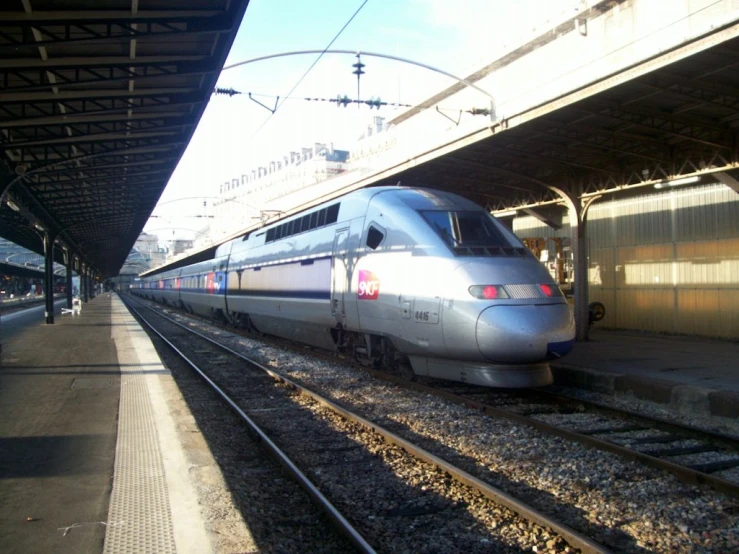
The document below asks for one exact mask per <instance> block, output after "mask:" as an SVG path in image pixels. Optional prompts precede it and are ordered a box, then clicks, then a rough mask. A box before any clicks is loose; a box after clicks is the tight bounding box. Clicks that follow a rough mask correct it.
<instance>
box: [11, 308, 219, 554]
mask: <svg viewBox="0 0 739 554" xmlns="http://www.w3.org/2000/svg"><path fill="white" fill-rule="evenodd" d="M61 305H64V303H63V302H62V303H60V306H61ZM60 306H59V307H60ZM27 312H28V313H26V312H23V313H14V314H9V315H7V316H5V315H4V316H2V319H0V332H2V341H3V353H2V360H1V362H0V482H1V483H2V484H1V486H0V551H2V552H5V553H15V552H18V553H21V552H23V553H27V552H34V553H47V552H48V553H54V554H59V553H70V554H71V553H77V554H78V553H92V552H104V553H106V554H117V553H123V552H126V553H129V552H137V553H145V552H151V553H160V554H163V553H168V552H198V553H200V552H203V553H208V552H212V551H213V549H212V547H211V543H210V542H209V538H208V536H207V532H206V526H205V523H204V522H203V520H202V517H201V514H200V509H199V506H198V505H197V494H196V493H195V492H194V490H193V484H192V483H191V480H190V478H189V475H188V471H189V469H190V468H189V466H188V463H187V461H186V452H184V449H185V448H186V446H183V445H182V441H181V440H180V439H179V438H178V435H177V431H176V429H175V425H174V423H173V420H172V417H171V414H170V409H172V408H171V407H170V405H171V404H172V403H173V402H172V393H171V387H172V386H174V387H175V389H176V385H174V384H173V381H172V379H171V376H170V374H169V371H168V370H167V369H166V368H165V367H164V366H163V365H162V362H161V360H160V359H159V356H158V355H157V353H156V351H155V349H154V347H153V345H152V343H151V341H150V340H149V338H148V337H147V335H146V334H145V333H144V332H143V330H142V328H141V327H140V326H139V324H138V323H137V322H136V321H135V320H134V318H133V316H132V315H131V314H130V313H129V312H128V310H127V309H126V308H125V306H124V305H123V303H122V302H121V300H120V298H119V297H118V296H117V295H115V294H110V295H109V294H103V295H101V296H98V297H96V298H94V299H92V300H91V301H89V302H87V303H86V304H84V305H83V308H82V314H81V315H80V316H72V315H64V316H62V315H61V314H59V315H57V317H56V323H55V324H54V325H46V324H45V323H44V318H43V307H41V310H40V312H39V311H38V309H32V310H28V311H27ZM198 455H200V456H202V453H199V454H198ZM203 463H207V462H205V461H204V462H203Z"/></svg>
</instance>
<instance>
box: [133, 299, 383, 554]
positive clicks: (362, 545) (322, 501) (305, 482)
mask: <svg viewBox="0 0 739 554" xmlns="http://www.w3.org/2000/svg"><path fill="white" fill-rule="evenodd" d="M126 305H127V307H128V308H129V309H130V310H133V312H134V313H135V314H136V315H137V316H138V317H139V319H140V320H141V321H143V322H144V323H145V324H146V325H147V327H149V329H151V330H152V332H154V333H155V334H156V335H157V336H158V337H159V338H160V339H161V340H162V341H164V343H165V344H166V345H167V346H169V348H171V349H172V350H173V351H174V352H175V353H176V354H177V355H178V356H179V357H180V358H181V359H182V360H183V361H184V362H185V363H187V364H188V365H189V366H190V367H191V368H192V369H193V370H195V371H196V372H197V373H198V374H199V375H200V376H201V377H202V378H203V380H204V381H205V382H206V383H208V385H209V386H210V387H211V388H212V389H213V390H214V391H215V392H216V393H217V394H218V395H219V396H220V397H221V398H222V399H223V400H224V401H225V402H226V403H227V404H228V405H229V406H230V407H231V408H232V409H233V410H234V411H235V412H236V413H237V414H238V416H239V417H240V418H241V419H242V420H243V421H244V422H245V423H246V424H247V425H248V426H249V427H250V428H251V429H252V430H253V431H254V433H256V434H257V436H258V437H259V440H260V441H261V442H262V444H263V445H264V446H265V447H266V448H267V450H268V451H269V452H270V453H271V454H272V455H273V456H274V457H275V458H276V459H277V461H278V462H279V463H280V465H282V467H284V468H285V469H286V470H287V471H288V473H289V474H290V475H292V476H293V478H294V479H295V480H296V481H297V482H298V484H299V485H300V486H301V487H302V488H303V489H304V490H305V491H306V492H307V493H308V495H309V496H310V497H311V498H312V499H313V501H314V502H315V503H317V504H318V506H319V507H320V508H321V509H323V510H324V511H325V512H326V514H327V515H328V517H329V518H330V519H331V520H332V521H333V522H334V524H335V525H337V527H338V528H339V530H340V531H341V532H342V534H344V535H345V536H346V537H347V538H348V539H349V541H351V542H352V544H354V546H356V547H357V548H358V549H359V550H360V551H361V552H365V553H367V554H376V551H375V549H374V548H372V547H371V546H370V545H369V543H368V542H367V541H366V540H365V539H364V537H362V535H361V534H360V533H359V532H358V531H357V530H356V529H355V528H354V527H353V526H352V524H351V523H349V522H348V521H347V520H346V518H344V516H343V515H341V512H339V510H337V509H336V507H335V506H334V505H333V504H331V502H330V501H329V500H328V499H327V498H326V497H325V496H324V495H323V494H322V493H321V491H319V490H318V488H316V486H315V485H314V484H313V483H312V482H311V481H310V479H308V477H306V475H305V474H304V473H303V472H302V471H300V469H299V468H298V467H297V466H296V465H295V464H294V463H293V461H292V460H291V459H290V458H289V457H288V456H287V455H286V454H285V453H284V452H282V450H281V449H280V448H279V447H278V446H277V445H276V444H275V443H274V442H273V441H272V440H271V439H270V438H269V436H268V435H267V434H266V433H265V432H264V431H263V430H262V429H261V428H260V427H259V426H258V425H257V424H256V423H255V422H254V421H253V420H252V419H251V418H250V417H249V416H248V415H246V413H244V411H243V410H242V409H241V408H239V407H238V405H237V404H236V403H235V402H234V401H233V400H231V398H229V396H228V395H227V394H226V393H225V392H224V391H223V390H222V389H221V388H220V387H219V386H218V385H216V384H215V383H214V382H213V381H212V380H211V379H210V377H208V376H207V375H206V374H205V373H204V372H203V371H202V370H201V369H200V368H199V367H198V366H197V365H195V364H194V363H193V362H192V361H191V360H190V359H189V358H188V357H187V356H186V355H185V354H184V353H183V352H182V351H180V350H179V349H178V348H177V347H176V346H175V345H174V344H172V342H170V341H169V340H167V339H166V338H165V337H164V335H162V334H161V333H160V332H159V331H157V329H156V328H154V326H153V325H152V324H151V323H149V321H148V320H147V319H146V318H145V317H144V316H142V315H141V313H140V312H139V311H138V310H137V309H136V308H134V307H133V306H131V305H130V303H128V302H126ZM149 309H151V308H149ZM152 311H153V310H152ZM155 313H156V312H155ZM157 315H159V316H160V317H163V318H165V319H167V320H169V321H171V322H172V323H174V324H176V325H178V326H179V327H182V328H183V329H185V330H187V331H190V332H191V333H194V334H196V335H198V336H200V337H202V338H203V339H205V340H208V341H210V342H211V343H213V344H215V345H217V346H221V345H218V343H216V342H214V341H212V340H211V339H209V338H208V337H205V336H203V335H201V334H200V333H197V332H196V331H192V330H191V329H187V327H185V326H184V325H181V324H180V323H178V322H176V321H174V320H172V319H171V318H169V317H167V316H164V315H162V314H157ZM221 347H222V346H221ZM222 348H223V347H222ZM247 361H249V360H247ZM251 363H254V362H251ZM260 367H261V366H260ZM262 369H263V368H262Z"/></svg>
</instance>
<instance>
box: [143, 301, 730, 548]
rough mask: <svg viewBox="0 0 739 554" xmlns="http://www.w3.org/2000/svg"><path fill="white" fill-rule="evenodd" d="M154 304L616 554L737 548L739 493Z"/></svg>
mask: <svg viewBox="0 0 739 554" xmlns="http://www.w3.org/2000/svg"><path fill="white" fill-rule="evenodd" d="M152 306H154V307H155V308H156V309H157V310H160V311H163V312H166V313H168V314H170V315H172V317H175V318H177V319H178V320H179V321H181V322H183V323H184V324H186V325H188V326H191V327H194V328H197V329H198V330H200V332H202V333H204V334H207V335H208V336H211V337H212V338H214V339H216V340H218V341H219V342H224V343H226V344H228V345H229V346H230V347H231V348H233V349H236V350H238V351H239V352H245V353H247V354H248V355H249V356H251V357H255V358H256V359H259V360H261V362H262V363H263V364H265V365H269V366H270V367H280V370H281V371H282V372H283V373H285V374H287V375H289V376H290V377H291V378H292V379H294V380H297V381H299V382H300V383H302V384H304V385H306V386H309V387H310V388H311V389H313V390H317V391H320V392H321V394H322V395H324V396H326V397H328V398H330V399H331V400H332V401H334V402H336V403H338V404H341V405H342V406H344V407H347V408H349V409H351V410H353V411H356V412H358V413H360V414H361V415H362V416H363V417H365V418H366V419H368V420H371V421H373V422H376V423H377V424H378V425H379V424H381V425H383V426H385V427H387V428H389V429H391V430H393V431H395V432H396V434H398V435H399V436H401V437H403V438H405V439H407V440H409V441H411V442H413V443H416V444H420V445H421V446H423V447H424V448H426V449H427V450H428V451H429V452H431V453H432V454H433V455H434V456H436V457H438V458H440V459H443V460H447V461H448V462H450V463H452V464H454V465H455V466H458V467H460V468H462V469H463V470H465V471H466V472H467V473H469V474H470V475H472V476H474V477H475V478H477V479H479V480H480V481H482V482H485V483H488V484H490V485H492V486H493V487H496V488H498V489H500V490H503V491H506V492H507V493H509V494H511V495H512V496H514V497H517V498H521V499H524V500H525V501H526V502H527V503H528V504H529V505H531V506H533V507H534V508H535V509H537V510H539V511H540V512H542V513H545V514H547V515H549V516H551V517H552V518H553V519H555V520H558V521H562V522H564V523H566V524H567V525H568V526H569V527H570V528H572V529H575V530H576V531H578V532H579V533H581V534H582V535H584V536H587V537H590V538H591V539H592V540H594V541H596V542H598V543H599V544H602V545H605V546H606V547H608V548H610V549H611V550H613V551H616V552H675V551H691V552H703V551H705V552H725V551H739V526H737V515H738V514H739V502H737V500H736V498H735V497H733V496H727V495H725V494H723V493H719V492H716V491H714V490H712V489H710V488H709V487H706V486H703V485H694V484H690V483H692V482H693V480H692V479H691V478H688V479H683V481H680V480H678V479H675V478H674V477H673V474H671V473H669V472H667V471H664V470H663V469H659V470H658V469H653V468H652V467H650V466H648V465H645V464H644V463H642V462H639V461H636V460H634V459H633V458H630V457H628V456H627V457H622V456H614V455H613V454H612V453H611V451H603V450H600V449H597V448H593V447H592V446H587V447H586V446H584V445H582V444H578V442H579V441H575V442H573V440H571V439H568V438H564V437H563V436H561V435H559V434H555V435H550V434H548V433H545V432H542V431H540V430H537V429H535V428H534V427H533V426H531V425H528V424H527V423H525V422H524V424H521V423H514V422H513V421H512V419H511V418H504V417H495V416H493V415H492V413H490V412H488V413H490V414H491V415H490V416H488V415H486V410H485V409H483V408H482V407H481V406H480V405H478V404H476V402H479V400H480V398H482V397H484V396H485V395H488V394H491V391H490V390H489V389H482V388H480V387H472V388H470V390H468V391H467V392H468V393H470V394H469V396H468V397H467V398H458V399H456V400H454V399H452V398H449V397H446V398H445V396H446V395H448V394H454V392H455V391H453V390H452V391H450V390H446V391H442V390H440V389H431V388H429V387H428V385H429V382H424V383H419V382H408V381H405V380H402V379H400V378H398V377H396V376H388V375H387V374H384V373H376V374H375V375H376V376H377V377H380V378H381V379H382V380H377V379H375V378H374V376H373V375H371V374H372V373H373V372H372V371H369V372H368V371H367V369H366V368H364V367H360V366H359V365H358V364H354V363H352V362H351V360H350V359H348V358H346V357H345V356H341V355H336V354H331V353H326V352H324V351H320V350H315V349H312V348H310V347H306V346H304V345H296V344H295V343H290V342H289V341H284V340H282V339H273V338H271V337H269V338H267V337H258V336H256V337H255V335H254V334H249V333H243V332H240V331H235V330H233V329H232V328H227V327H224V326H220V325H215V324H213V322H211V321H208V320H204V319H202V318H198V317H193V316H190V315H184V314H183V313H181V312H179V311H178V310H176V309H171V308H168V307H165V306H161V305H160V304H155V303H152ZM383 382H384V383H385V384H382V383H383ZM439 383H441V384H442V385H444V384H445V386H446V387H447V388H448V387H451V388H452V389H454V388H456V387H458V386H461V385H462V384H458V383H456V384H455V383H447V382H439V381H435V382H434V383H433V384H439ZM461 388H462V389H464V388H466V387H464V386H461ZM497 395H498V396H497V398H495V399H494V398H492V397H490V398H489V400H490V401H491V402H493V401H495V402H497V403H498V404H506V403H507V404H509V406H508V408H511V407H512V406H513V405H518V406H519V407H518V408H517V409H518V411H519V412H526V411H527V410H528V412H529V414H528V415H529V416H536V415H537V414H535V413H534V412H536V411H541V410H540V409H539V408H535V407H533V404H534V401H533V399H532V398H531V396H530V393H526V394H525V395H524V396H523V397H520V398H518V399H517V400H514V398H516V397H518V396H520V393H519V392H516V391H508V392H503V393H501V392H500V391H498V393H497ZM568 402H571V401H568ZM454 406H457V407H454ZM583 410H584V409H583V408H582V407H577V408H564V409H560V411H562V412H567V411H572V412H574V413H581V412H583ZM514 411H515V410H514ZM516 415H517V416H520V415H521V414H520V413H519V414H516ZM544 550H545V551H548V550H551V548H548V547H546V546H545V547H544ZM554 550H555V551H557V549H556V548H554ZM539 551H541V547H540V550H539Z"/></svg>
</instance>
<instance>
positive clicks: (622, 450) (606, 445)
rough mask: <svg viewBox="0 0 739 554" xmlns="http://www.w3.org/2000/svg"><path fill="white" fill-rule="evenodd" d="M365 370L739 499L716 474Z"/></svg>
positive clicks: (738, 487) (735, 488)
mask: <svg viewBox="0 0 739 554" xmlns="http://www.w3.org/2000/svg"><path fill="white" fill-rule="evenodd" d="M365 369H367V370H368V371H370V372H371V373H372V374H373V375H375V376H376V377H379V378H381V379H385V380H387V381H391V382H393V383H396V384H398V385H399V386H404V387H407V388H410V389H412V390H415V391H418V392H423V393H426V394H433V395H435V396H440V397H442V398H445V399H447V400H449V401H451V402H454V403H455V404H459V405H464V406H467V407H469V408H473V409H476V410H480V411H482V412H484V413H486V414H488V415H491V416H495V417H500V418H503V419H507V420H509V421H513V422H514V423H519V424H521V425H527V426H529V427H533V428H534V429H537V430H538V431H542V432H544V433H546V434H548V435H554V436H557V437H561V438H564V439H567V440H570V441H575V442H579V443H581V444H584V445H586V446H590V447H593V448H597V449H599V450H605V451H607V452H610V453H612V454H616V455H618V456H621V457H623V458H626V459H630V460H636V461H638V462H641V463H643V464H645V465H648V466H651V467H654V468H657V469H660V470H663V471H668V472H670V473H673V474H675V475H676V476H677V477H678V478H679V479H681V480H682V481H683V482H686V483H694V484H700V485H708V486H710V487H712V488H713V489H714V490H717V491H719V492H722V493H725V494H729V495H732V496H739V484H737V483H732V482H731V481H727V480H725V479H721V478H720V477H714V476H713V475H710V474H708V473H703V472H701V471H697V470H694V469H691V468H689V467H685V466H682V465H680V464H676V463H674V462H670V461H667V460H663V459H661V458H657V457H655V456H650V455H649V454H645V453H643V452H638V451H636V450H631V449H629V448H626V447H625V446H620V445H618V444H614V443H612V442H608V441H605V440H602V439H599V438H596V437H593V436H591V435H585V434H583V433H578V432H577V431H570V430H569V429H564V428H561V427H557V426H555V425H552V424H550V423H546V422H543V421H539V420H537V419H533V418H530V417H528V416H525V415H521V414H517V413H515V412H509V411H508V410H504V409H502V408H496V407H494V406H491V405H489V404H485V403H484V402H481V401H478V400H472V399H470V398H465V397H464V396H461V395H458V394H456V393H453V392H448V391H445V390H442V389H439V388H436V387H431V386H428V385H423V384H421V383H416V382H412V381H407V380H405V379H401V378H399V377H394V376H392V375H388V374H386V373H383V372H381V371H377V370H374V369H370V368H365ZM578 401H579V399H578ZM583 403H585V402H583ZM609 410H612V411H613V412H617V411H618V410H617V409H616V408H609ZM636 417H640V418H641V419H643V420H649V418H648V417H646V416H643V415H637V416H636ZM658 423H659V424H662V425H664V424H663V423H662V422H658ZM672 425H673V426H675V427H680V426H678V425H675V424H672ZM695 432H696V431H693V433H695Z"/></svg>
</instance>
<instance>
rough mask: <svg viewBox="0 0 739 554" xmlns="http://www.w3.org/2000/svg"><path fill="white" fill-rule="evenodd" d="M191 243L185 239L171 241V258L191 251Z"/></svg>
mask: <svg viewBox="0 0 739 554" xmlns="http://www.w3.org/2000/svg"><path fill="white" fill-rule="evenodd" d="M192 246H193V241H191V240H187V239H175V240H174V241H172V249H171V254H172V257H174V256H178V255H179V254H182V253H184V252H186V251H188V250H192Z"/></svg>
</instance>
